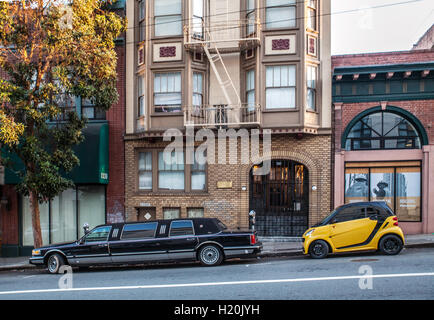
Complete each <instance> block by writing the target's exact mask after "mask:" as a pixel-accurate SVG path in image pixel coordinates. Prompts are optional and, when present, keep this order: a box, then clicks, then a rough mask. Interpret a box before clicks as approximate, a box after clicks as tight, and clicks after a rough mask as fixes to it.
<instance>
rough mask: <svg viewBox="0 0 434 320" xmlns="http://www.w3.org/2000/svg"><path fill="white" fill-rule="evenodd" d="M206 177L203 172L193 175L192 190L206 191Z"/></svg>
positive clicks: (193, 173)
mask: <svg viewBox="0 0 434 320" xmlns="http://www.w3.org/2000/svg"><path fill="white" fill-rule="evenodd" d="M205 182H206V175H205V172H203V171H196V172H192V173H191V189H192V190H205Z"/></svg>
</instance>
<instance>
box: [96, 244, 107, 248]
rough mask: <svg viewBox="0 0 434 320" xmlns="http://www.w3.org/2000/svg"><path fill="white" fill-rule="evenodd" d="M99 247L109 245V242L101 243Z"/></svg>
mask: <svg viewBox="0 0 434 320" xmlns="http://www.w3.org/2000/svg"><path fill="white" fill-rule="evenodd" d="M98 247H107V243H102V244H99V245H98Z"/></svg>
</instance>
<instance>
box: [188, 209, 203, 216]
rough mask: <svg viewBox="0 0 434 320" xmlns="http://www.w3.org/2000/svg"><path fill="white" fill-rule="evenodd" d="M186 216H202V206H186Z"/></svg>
mask: <svg viewBox="0 0 434 320" xmlns="http://www.w3.org/2000/svg"><path fill="white" fill-rule="evenodd" d="M187 216H188V217H189V218H202V217H203V208H188V209H187Z"/></svg>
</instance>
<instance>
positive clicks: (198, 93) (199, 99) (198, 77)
mask: <svg viewBox="0 0 434 320" xmlns="http://www.w3.org/2000/svg"><path fill="white" fill-rule="evenodd" d="M202 105H203V73H201V72H193V109H194V112H195V114H196V113H198V112H200V107H201V106H202Z"/></svg>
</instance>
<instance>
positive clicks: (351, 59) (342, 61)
mask: <svg viewBox="0 0 434 320" xmlns="http://www.w3.org/2000/svg"><path fill="white" fill-rule="evenodd" d="M433 60H434V50H414V51H394V52H378V53H361V54H348V55H336V56H332V68H333V69H334V68H336V67H345V66H363V65H377V64H379V65H381V64H399V63H413V62H414V63H416V62H423V61H433Z"/></svg>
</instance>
